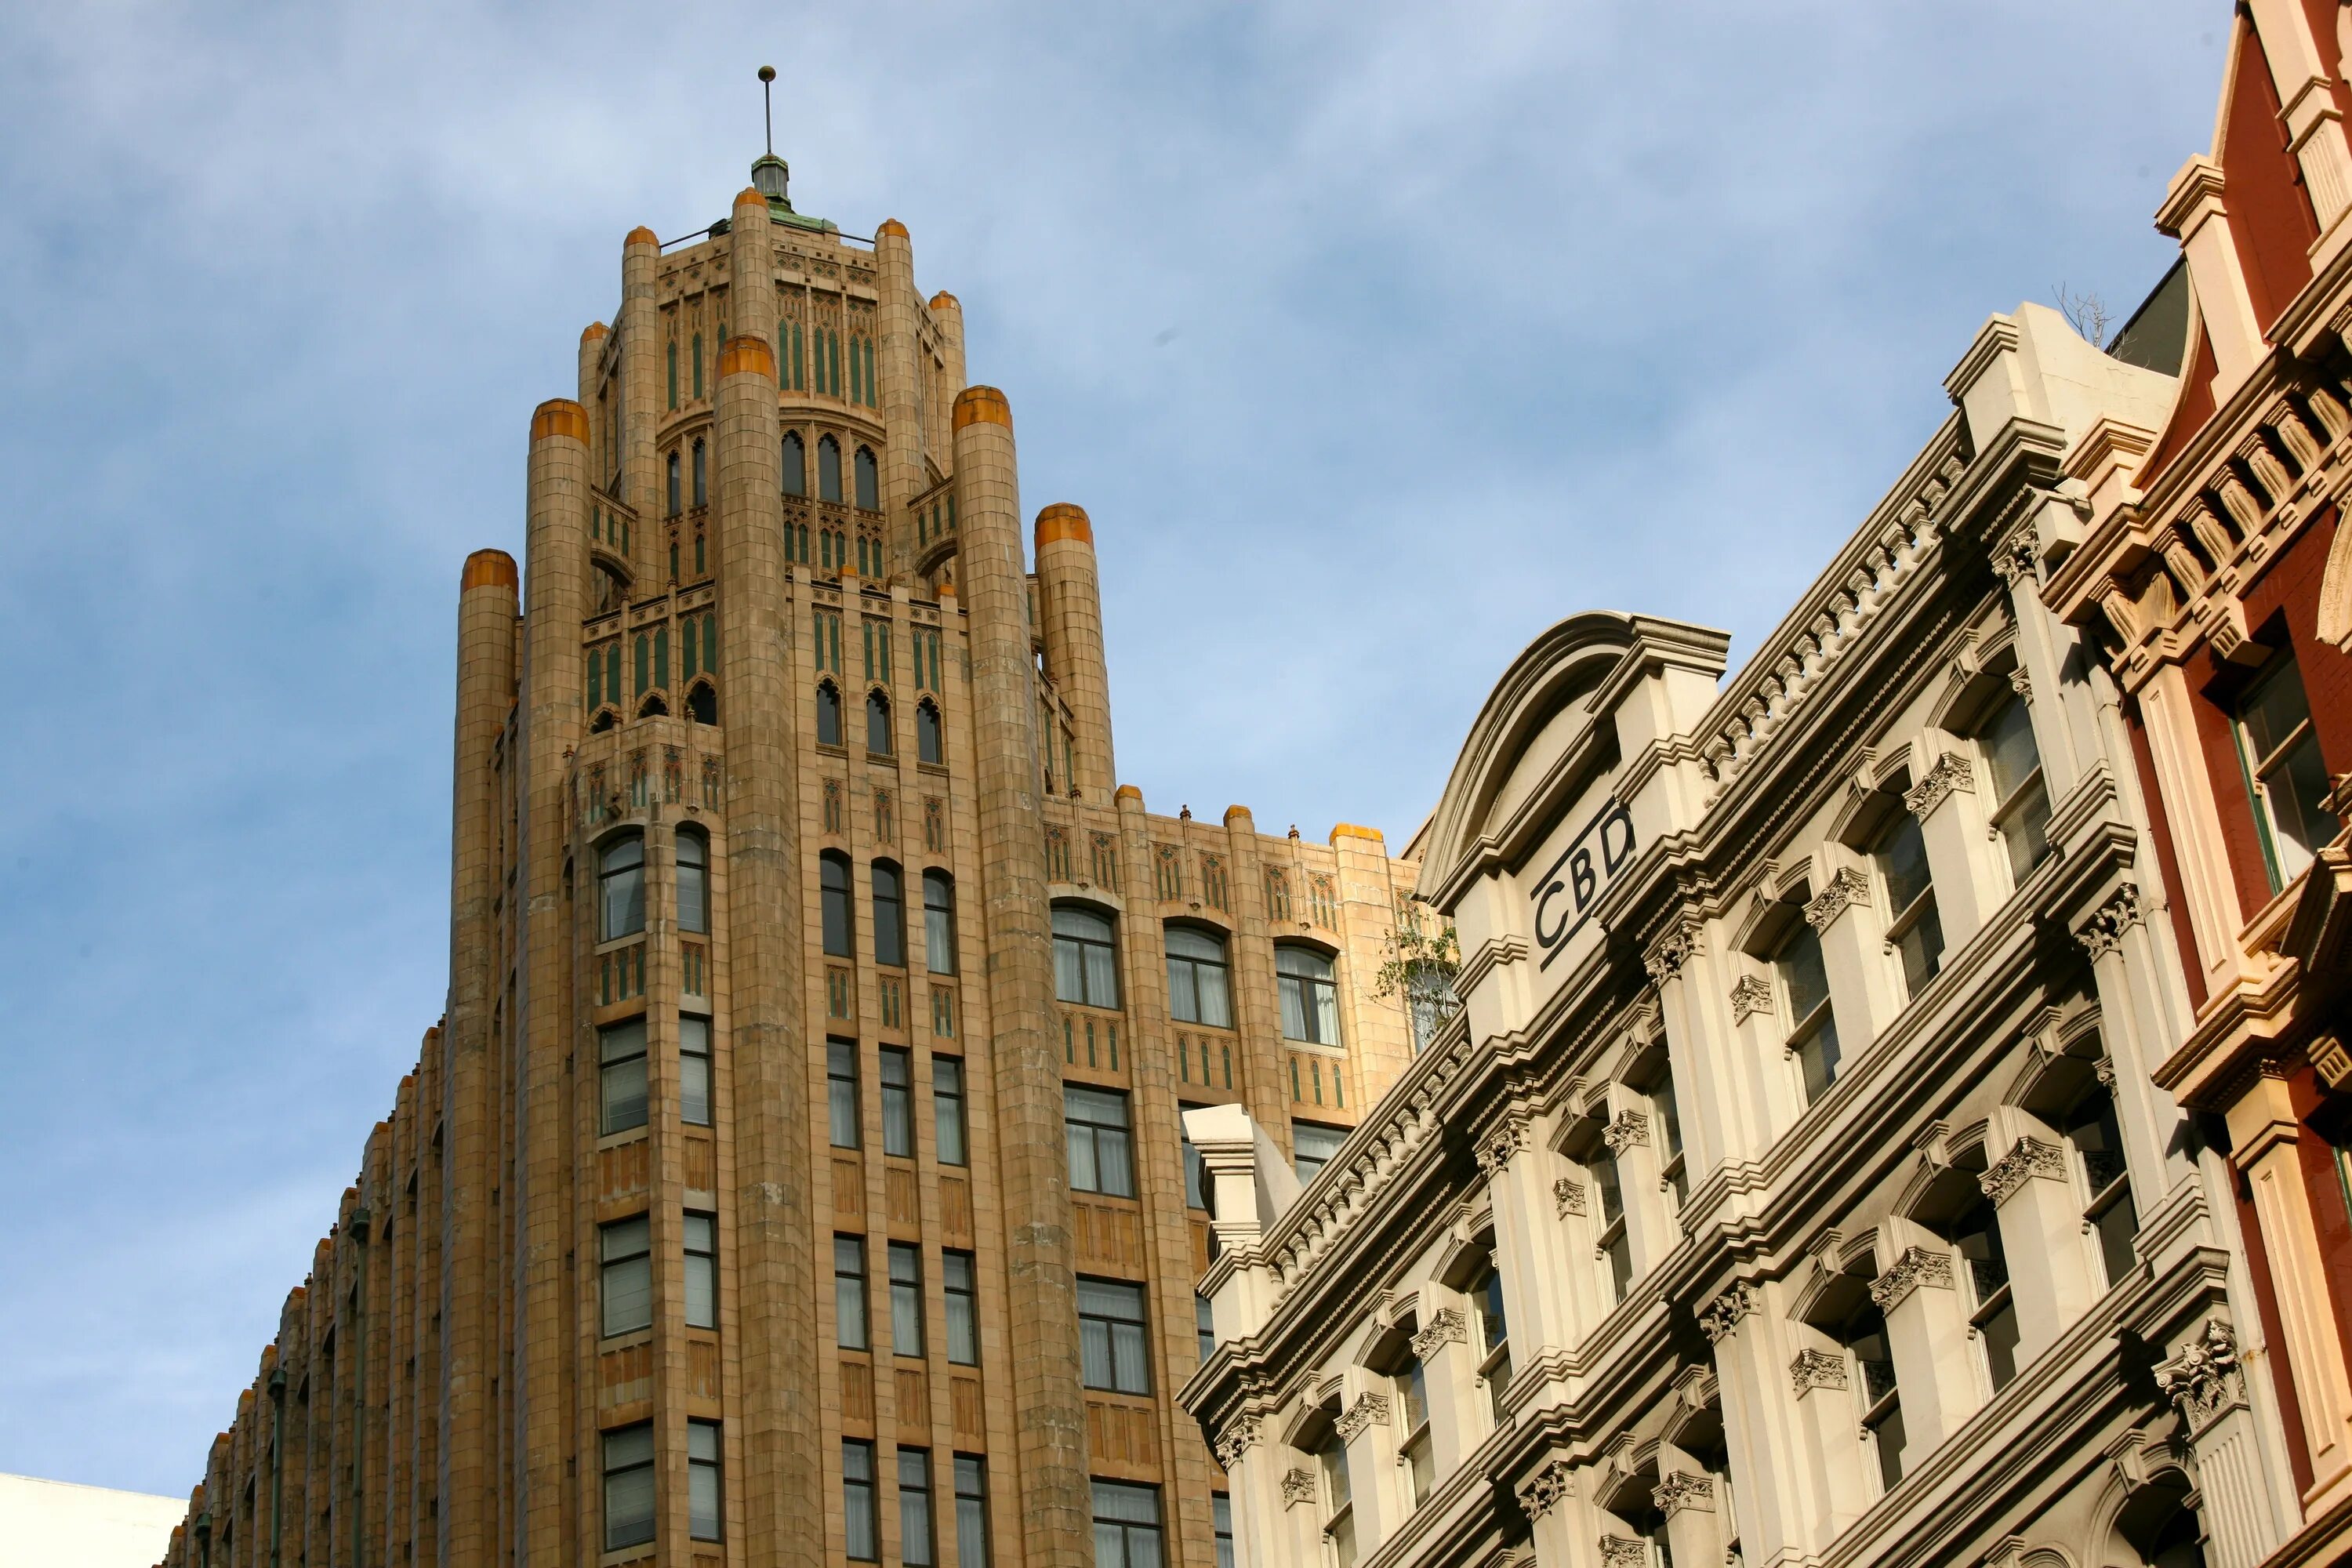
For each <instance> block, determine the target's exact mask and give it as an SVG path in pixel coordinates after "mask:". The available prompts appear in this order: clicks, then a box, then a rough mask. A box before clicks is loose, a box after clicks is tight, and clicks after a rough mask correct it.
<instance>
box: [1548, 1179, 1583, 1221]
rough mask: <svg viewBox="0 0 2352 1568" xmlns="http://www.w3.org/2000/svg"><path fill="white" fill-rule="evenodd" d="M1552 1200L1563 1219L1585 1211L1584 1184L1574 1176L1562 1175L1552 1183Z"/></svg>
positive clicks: (1553, 1205)
mask: <svg viewBox="0 0 2352 1568" xmlns="http://www.w3.org/2000/svg"><path fill="white" fill-rule="evenodd" d="M1551 1202H1552V1207H1553V1208H1555V1209H1556V1210H1558V1211H1559V1217H1560V1218H1561V1219H1566V1218H1567V1217H1568V1216H1569V1215H1572V1214H1574V1215H1580V1214H1582V1213H1584V1212H1585V1208H1584V1202H1585V1200H1584V1184H1583V1183H1582V1182H1580V1181H1578V1180H1577V1179H1576V1178H1575V1177H1574V1176H1562V1177H1560V1178H1559V1180H1557V1181H1555V1182H1553V1183H1552V1184H1551Z"/></svg>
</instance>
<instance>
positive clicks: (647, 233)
mask: <svg viewBox="0 0 2352 1568" xmlns="http://www.w3.org/2000/svg"><path fill="white" fill-rule="evenodd" d="M621 244H622V245H623V246H624V247H627V246H632V245H650V246H652V247H654V248H655V249H656V250H659V249H660V248H661V236H659V235H657V234H656V233H655V232H654V231H653V230H652V229H649V228H647V227H646V226H645V225H643V224H639V225H637V226H636V227H635V228H633V229H631V230H629V237H628V238H626V239H625V240H623V241H621Z"/></svg>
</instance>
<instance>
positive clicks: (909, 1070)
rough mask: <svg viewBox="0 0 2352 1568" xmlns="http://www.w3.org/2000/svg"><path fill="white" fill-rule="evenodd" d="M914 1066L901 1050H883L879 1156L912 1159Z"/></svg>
mask: <svg viewBox="0 0 2352 1568" xmlns="http://www.w3.org/2000/svg"><path fill="white" fill-rule="evenodd" d="M914 1072H915V1069H914V1065H913V1062H912V1060H911V1058H909V1057H908V1051H907V1048H906V1047H904V1046H885V1047H882V1152H884V1153H885V1154H896V1155H898V1157H899V1158H901V1159H905V1160H911V1159H913V1158H914V1157H915V1089H914V1082H913V1079H914Z"/></svg>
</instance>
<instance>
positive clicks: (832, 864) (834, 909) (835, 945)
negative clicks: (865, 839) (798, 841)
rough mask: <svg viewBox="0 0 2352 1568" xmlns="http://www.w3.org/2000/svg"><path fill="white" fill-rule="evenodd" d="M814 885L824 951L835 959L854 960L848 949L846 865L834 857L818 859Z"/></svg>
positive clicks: (844, 860) (847, 872)
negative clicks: (820, 902) (817, 887)
mask: <svg viewBox="0 0 2352 1568" xmlns="http://www.w3.org/2000/svg"><path fill="white" fill-rule="evenodd" d="M818 882H819V885H820V896H821V897H822V899H823V900H824V917H823V922H822V923H823V926H824V951H825V952H827V953H829V954H831V955H832V956H833V957H835V958H849V957H853V956H855V950H854V949H852V947H851V946H850V934H849V928H850V921H849V862H848V861H847V860H846V859H845V858H842V857H841V856H838V855H824V856H820V857H819V858H818Z"/></svg>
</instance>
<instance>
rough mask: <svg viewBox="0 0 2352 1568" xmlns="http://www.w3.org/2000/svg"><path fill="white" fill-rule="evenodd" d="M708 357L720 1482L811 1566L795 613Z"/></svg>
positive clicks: (805, 1033) (726, 387) (742, 341)
mask: <svg viewBox="0 0 2352 1568" xmlns="http://www.w3.org/2000/svg"><path fill="white" fill-rule="evenodd" d="M768 223H769V220H768V204H767V199H766V198H765V197H764V196H762V195H760V193H759V192H758V191H756V190H749V189H747V190H745V191H743V192H742V193H741V194H740V195H737V196H736V198H735V207H734V216H733V223H732V228H731V231H730V240H731V242H732V245H733V247H734V251H735V261H734V266H735V271H736V276H737V277H738V278H739V279H740V277H742V276H743V270H744V268H747V267H748V268H763V267H765V266H766V265H767V264H768V258H769V255H770V237H769V234H768ZM760 275H764V274H760ZM737 314H738V315H739V316H740V315H741V314H742V312H740V311H738V312H737ZM751 314H752V315H753V316H755V317H757V316H761V315H769V314H772V312H770V311H763V310H755V311H753V312H751ZM768 330H772V329H768ZM718 373H719V374H718V394H717V399H716V407H715V418H714V427H713V437H714V440H713V445H714V446H715V447H717V448H718V451H717V458H718V472H717V476H716V477H717V479H718V502H717V509H718V529H717V531H718V537H719V563H718V565H719V721H720V736H721V738H722V740H723V743H724V744H725V747H726V771H725V791H726V794H725V811H726V822H727V837H726V854H727V867H726V876H727V889H728V911H729V919H728V942H729V960H730V962H729V977H730V980H729V997H730V1009H729V1011H730V1020H729V1028H730V1039H729V1042H728V1047H729V1049H728V1055H729V1058H730V1060H731V1063H732V1077H731V1080H730V1082H731V1089H732V1094H733V1103H734V1106H735V1180H736V1188H735V1215H734V1219H735V1226H734V1237H735V1278H736V1293H737V1318H738V1321H740V1324H741V1332H740V1351H739V1354H740V1368H741V1379H742V1382H741V1394H740V1410H739V1411H738V1412H736V1413H735V1415H734V1419H733V1422H732V1426H733V1427H734V1431H733V1433H732V1434H731V1435H732V1436H733V1437H734V1438H735V1441H734V1442H733V1443H732V1444H730V1450H731V1451H733V1452H736V1453H740V1455H741V1456H742V1457H743V1465H742V1468H743V1470H744V1471H745V1472H746V1473H745V1475H744V1476H743V1477H742V1479H740V1482H730V1484H734V1485H736V1486H737V1487H738V1488H739V1490H738V1493H737V1495H738V1496H740V1498H741V1500H742V1505H741V1506H742V1518H743V1527H744V1529H743V1533H744V1537H745V1541H746V1544H747V1547H748V1551H747V1552H746V1560H747V1561H748V1562H750V1563H755V1564H767V1563H773V1564H807V1563H818V1562H821V1561H822V1560H823V1558H824V1550H825V1546H824V1539H823V1537H822V1535H821V1533H820V1532H819V1531H814V1530H812V1529H810V1528H809V1521H812V1520H814V1519H817V1518H820V1517H822V1516H823V1514H824V1510H825V1507H826V1504H827V1501H828V1497H827V1493H826V1490H825V1488H824V1473H825V1468H824V1464H823V1462H822V1456H821V1455H820V1453H819V1451H818V1443H819V1439H820V1436H821V1432H822V1426H823V1423H822V1420H821V1419H820V1415H819V1411H818V1407H817V1394H816V1390H817V1384H818V1374H817V1366H816V1359H817V1355H818V1353H819V1349H818V1345H817V1343H816V1334H815V1327H816V1313H815V1311H814V1306H815V1294H816V1274H815V1265H814V1260H813V1250H814V1246H815V1237H814V1234H813V1233H814V1226H815V1215H816V1205H815V1201H814V1196H813V1194H812V1193H811V1191H810V1187H811V1184H812V1183H813V1182H814V1179H815V1178H814V1161H815V1158H816V1156H815V1155H814V1153H813V1152H812V1151H811V1149H810V1147H809V1140H810V1133H809V1116H810V1110H809V1089H808V1078H809V1073H810V1068H809V1065H808V1064H809V1062H810V1060H811V1059H812V1054H813V1053H814V1052H816V1051H821V1050H822V1049H823V1048H824V1047H823V1044H822V1042H821V1041H816V1040H812V1039H811V1037H810V1031H809V1028H808V1016H807V1011H806V1003H805V987H806V984H807V977H806V973H805V970H804V952H803V940H802V939H803V919H802V911H801V864H800V838H799V828H800V816H799V809H798V803H799V798H800V795H799V772H798V752H797V751H796V749H795V746H794V715H795V711H796V710H795V708H794V699H793V683H792V680H791V675H790V672H791V670H792V668H793V659H792V642H791V637H792V623H791V620H790V617H789V615H788V613H787V610H786V607H785V603H784V569H783V560H782V501H781V500H780V497H779V491H778V483H779V481H778V478H777V473H776V464H777V460H778V458H777V447H778V442H779V441H780V440H781V437H780V435H779V433H778V423H777V414H776V361H775V355H774V353H773V352H772V349H771V348H770V346H769V342H768V339H767V338H766V337H765V336H764V335H761V333H760V332H746V333H743V334H741V335H739V336H736V337H732V338H730V339H729V340H728V341H727V342H725V343H724V344H723V345H722V346H721V347H720V349H719V363H718Z"/></svg>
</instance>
